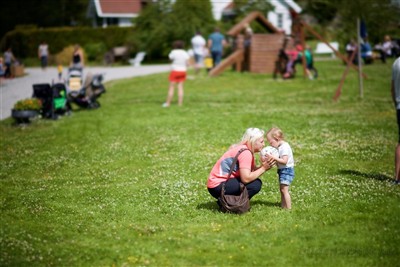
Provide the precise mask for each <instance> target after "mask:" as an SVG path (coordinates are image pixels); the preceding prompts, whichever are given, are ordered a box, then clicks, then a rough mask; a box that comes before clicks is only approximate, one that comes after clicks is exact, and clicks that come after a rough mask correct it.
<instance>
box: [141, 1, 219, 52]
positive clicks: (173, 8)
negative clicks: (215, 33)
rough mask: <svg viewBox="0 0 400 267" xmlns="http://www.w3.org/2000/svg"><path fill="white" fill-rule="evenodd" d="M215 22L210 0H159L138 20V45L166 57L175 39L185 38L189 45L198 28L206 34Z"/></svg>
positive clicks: (146, 9) (148, 7)
mask: <svg viewBox="0 0 400 267" xmlns="http://www.w3.org/2000/svg"><path fill="white" fill-rule="evenodd" d="M214 24H215V21H214V18H213V15H212V7H211V3H210V1H209V0H203V1H198V0H176V1H175V2H174V3H173V2H172V1H171V0H159V1H157V2H154V3H152V4H150V5H148V6H147V7H146V8H145V9H144V10H143V11H142V12H141V14H140V15H139V17H138V18H136V19H135V25H136V33H137V38H138V46H139V48H140V49H141V50H145V51H146V52H147V53H148V55H149V57H165V56H166V55H167V54H168V53H169V51H170V50H171V49H172V43H173V42H174V41H176V40H182V41H184V42H185V43H186V47H187V48H188V47H189V46H190V39H191V38H192V37H193V35H194V34H195V33H196V31H201V32H202V33H203V35H204V36H205V37H206V35H207V33H209V32H211V30H212V28H213V26H214Z"/></svg>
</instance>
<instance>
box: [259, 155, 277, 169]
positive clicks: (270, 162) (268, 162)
mask: <svg viewBox="0 0 400 267" xmlns="http://www.w3.org/2000/svg"><path fill="white" fill-rule="evenodd" d="M261 163H262V167H263V168H264V169H265V171H268V170H269V169H271V168H272V166H274V165H275V164H276V159H275V158H274V157H273V156H271V155H269V154H266V155H265V157H262V158H261Z"/></svg>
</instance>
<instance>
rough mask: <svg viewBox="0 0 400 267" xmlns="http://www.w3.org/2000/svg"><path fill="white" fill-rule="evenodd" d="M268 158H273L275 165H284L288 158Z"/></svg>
mask: <svg viewBox="0 0 400 267" xmlns="http://www.w3.org/2000/svg"><path fill="white" fill-rule="evenodd" d="M268 156H270V157H271V158H273V159H274V160H275V161H276V162H277V163H280V164H286V163H287V162H288V156H287V155H284V156H282V158H279V157H274V156H272V155H268Z"/></svg>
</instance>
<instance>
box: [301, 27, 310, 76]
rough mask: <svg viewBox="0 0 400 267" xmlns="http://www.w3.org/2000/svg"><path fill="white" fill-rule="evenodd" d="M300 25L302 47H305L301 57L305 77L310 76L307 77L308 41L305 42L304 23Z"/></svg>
mask: <svg viewBox="0 0 400 267" xmlns="http://www.w3.org/2000/svg"><path fill="white" fill-rule="evenodd" d="M299 27H300V29H299V30H300V42H301V47H302V49H303V51H302V57H301V61H302V63H303V75H304V78H308V77H307V63H306V52H305V51H306V42H305V36H304V28H303V24H301V23H299Z"/></svg>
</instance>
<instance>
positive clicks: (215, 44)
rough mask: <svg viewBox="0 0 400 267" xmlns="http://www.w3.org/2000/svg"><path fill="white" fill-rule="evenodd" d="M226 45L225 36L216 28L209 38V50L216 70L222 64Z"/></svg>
mask: <svg viewBox="0 0 400 267" xmlns="http://www.w3.org/2000/svg"><path fill="white" fill-rule="evenodd" d="M225 45H226V40H225V36H224V35H223V34H221V33H220V32H219V28H215V30H214V32H213V33H212V34H210V35H209V36H208V48H209V49H210V51H211V56H212V59H213V67H214V68H215V67H216V66H218V64H219V63H220V62H221V59H222V53H223V51H224V46H225Z"/></svg>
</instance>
